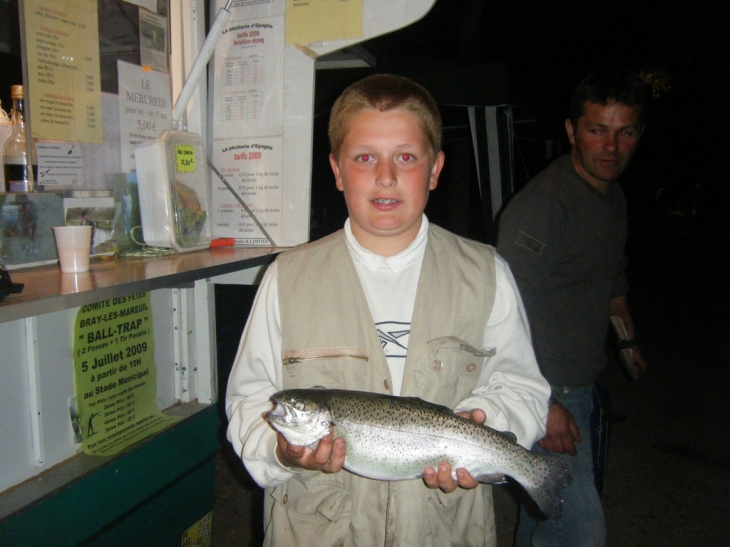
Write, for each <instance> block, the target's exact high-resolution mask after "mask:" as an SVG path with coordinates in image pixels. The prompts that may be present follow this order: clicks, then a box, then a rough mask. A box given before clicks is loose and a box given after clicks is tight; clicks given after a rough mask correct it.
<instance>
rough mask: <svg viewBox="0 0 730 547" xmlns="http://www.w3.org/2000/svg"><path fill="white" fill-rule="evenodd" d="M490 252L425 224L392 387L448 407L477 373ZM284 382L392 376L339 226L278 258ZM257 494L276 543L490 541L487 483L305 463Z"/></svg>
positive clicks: (378, 381) (383, 380) (370, 385)
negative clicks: (383, 476)
mask: <svg viewBox="0 0 730 547" xmlns="http://www.w3.org/2000/svg"><path fill="white" fill-rule="evenodd" d="M493 253H494V251H493V249H492V248H491V247H488V246H486V245H482V244H479V243H476V242H473V241H469V240H465V239H463V238H460V237H457V236H455V235H453V234H451V233H449V232H447V231H446V230H443V229H441V228H439V227H437V226H434V225H431V226H430V227H429V233H428V244H427V247H426V253H425V256H424V259H423V266H422V268H421V275H420V278H419V282H418V289H417V293H416V301H415V306H414V310H413V319H412V324H411V333H410V338H409V344H408V356H407V359H406V366H405V376H404V380H403V388H402V390H401V395H403V396H415V397H420V398H422V399H425V400H427V401H432V402H434V403H438V404H442V405H446V406H449V407H451V408H453V407H454V406H455V405H456V404H457V403H458V402H459V401H460V400H462V399H463V398H465V397H467V396H468V395H469V393H470V391H471V390H472V388H473V387H474V386H475V384H476V382H477V380H478V379H479V373H480V371H481V367H482V364H483V362H484V361H485V359H486V358H487V357H488V356H489V355H491V354H492V352H491V351H490V349H491V348H482V336H483V333H484V327H485V325H486V323H487V320H488V318H489V315H490V313H491V310H492V306H493V303H494V293H495V290H494V286H495V271H494V254H493ZM278 260H279V264H278V268H279V271H278V292H279V306H280V312H281V327H282V333H283V340H282V352H283V355H282V359H283V369H284V388H286V389H289V388H295V387H303V388H306V387H312V386H324V387H328V388H344V389H358V390H365V391H372V392H377V393H390V392H391V386H392V381H391V377H390V372H389V368H388V364H387V361H386V359H385V355H384V353H383V351H382V349H381V345H380V340H379V338H378V335H377V332H376V330H375V327H374V321H373V318H372V316H371V314H370V310H369V307H368V304H367V300H366V297H365V294H364V292H363V290H362V286H361V285H360V281H359V278H358V275H357V272H356V270H355V266H354V264H353V262H352V259H351V257H350V254H349V252H348V250H347V247H346V243H345V240H344V235H343V232H342V231H340V232H337V233H335V234H332V235H331V236H328V237H326V238H324V239H321V240H319V241H316V242H314V243H311V244H307V245H304V246H302V247H299V248H297V249H294V250H292V251H289V252H287V253H284V254H283V255H281V256H280V257H279V259H278ZM267 494H268V495H267V496H266V508H265V510H266V513H265V515H266V523H265V524H266V542H265V545H276V546H296V547H300V546H308V545H312V546H315V545H316V546H318V547H323V546H327V545H344V546H369V545H378V546H380V545H389V546H390V545H393V546H403V547H412V546H416V545H417V546H433V547H443V546H446V545H455V546H456V545H458V546H460V547H464V546H471V545H474V546H477V545H478V546H487V545H489V546H493V545H494V544H495V541H496V540H495V529H494V514H493V508H492V498H491V490H490V488H489V487H488V486H484V485H480V486H479V487H478V488H476V489H475V490H468V491H467V490H463V489H457V490H456V491H455V492H453V493H451V494H445V493H443V492H441V491H440V490H432V489H429V488H428V487H426V486H425V485H424V483H423V481H421V480H410V481H396V482H386V481H375V480H370V479H365V478H363V477H359V476H357V475H354V474H352V473H349V472H347V471H344V470H343V471H342V472H340V473H335V474H325V473H321V472H314V471H311V472H310V471H306V472H303V473H301V474H299V475H296V476H295V477H293V478H292V479H290V480H289V481H287V483H286V484H284V485H282V486H280V487H277V488H273V489H269V490H268V491H267Z"/></svg>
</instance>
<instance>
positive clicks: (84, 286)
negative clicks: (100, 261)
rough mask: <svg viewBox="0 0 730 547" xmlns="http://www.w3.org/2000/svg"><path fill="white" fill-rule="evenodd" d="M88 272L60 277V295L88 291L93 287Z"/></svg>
mask: <svg viewBox="0 0 730 547" xmlns="http://www.w3.org/2000/svg"><path fill="white" fill-rule="evenodd" d="M91 275H92V274H90V273H89V272H80V273H69V274H66V275H62V276H61V294H73V293H77V292H84V291H90V290H91V289H92V288H93V287H94V283H93V281H92V280H91Z"/></svg>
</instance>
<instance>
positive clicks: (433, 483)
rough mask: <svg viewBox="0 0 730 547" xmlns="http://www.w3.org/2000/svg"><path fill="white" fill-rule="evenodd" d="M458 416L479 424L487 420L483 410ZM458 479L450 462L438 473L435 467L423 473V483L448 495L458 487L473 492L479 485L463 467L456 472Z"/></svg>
mask: <svg viewBox="0 0 730 547" xmlns="http://www.w3.org/2000/svg"><path fill="white" fill-rule="evenodd" d="M456 415H457V416H461V417H462V418H467V419H469V420H471V421H473V422H476V423H478V424H483V423H484V422H485V421H486V419H487V415H486V414H485V413H484V411H483V410H482V409H481V408H475V409H474V410H467V411H464V412H457V413H456ZM456 478H457V480H454V479H453V478H452V477H451V465H450V464H449V463H448V462H441V463H440V464H439V468H438V471H437V470H435V469H434V468H433V467H429V468H427V469H425V470H424V471H423V482H425V483H426V486H428V487H429V488H440V489H441V490H442V491H444V492H446V493H447V494H448V493H449V492H453V491H454V490H456V489H457V488H458V487H461V488H466V489H467V490H471V489H472V488H476V487H477V485H479V481H477V480H476V479H475V478H474V477H472V476H471V474H470V473H469V472H468V471H467V470H466V469H464V468H461V467H460V468H459V469H457V470H456Z"/></svg>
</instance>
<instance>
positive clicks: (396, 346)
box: [375, 321, 411, 359]
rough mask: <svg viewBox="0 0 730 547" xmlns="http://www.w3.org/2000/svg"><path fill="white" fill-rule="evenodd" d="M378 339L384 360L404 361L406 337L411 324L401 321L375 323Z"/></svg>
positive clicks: (409, 332)
mask: <svg viewBox="0 0 730 547" xmlns="http://www.w3.org/2000/svg"><path fill="white" fill-rule="evenodd" d="M375 328H376V329H377V331H378V336H379V337H380V346H381V347H382V348H383V353H385V357H386V359H390V358H391V357H395V358H401V359H405V358H406V354H407V353H408V337H409V336H410V334H411V324H410V323H404V322H401V321H383V322H382V323H375Z"/></svg>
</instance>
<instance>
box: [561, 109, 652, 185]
mask: <svg viewBox="0 0 730 547" xmlns="http://www.w3.org/2000/svg"><path fill="white" fill-rule="evenodd" d="M640 114H641V107H640V106H626V105H624V104H621V103H617V102H611V103H608V104H606V105H602V104H598V103H586V105H585V110H584V114H583V115H582V116H581V117H580V118H578V126H577V127H573V124H572V123H571V121H570V120H565V130H566V131H567V132H568V139H569V140H570V144H572V145H573V149H572V150H571V154H570V155H571V158H572V160H573V166H574V167H575V170H576V171H577V172H578V174H580V175H581V176H582V177H583V178H584V179H586V180H587V181H588V182H589V183H591V184H592V185H593V186H595V187H596V188H598V189H599V190H600V191H602V192H605V191H606V190H607V189H608V185H609V184H610V183H611V181H613V180H615V179H616V178H617V177H618V176H619V175H620V174H621V173H623V172H624V170H625V169H626V167H627V166H628V164H629V161H630V160H631V157H632V156H633V155H634V152H635V151H636V147H637V146H638V145H639V138H640V137H641V132H642V131H643V129H642V128H641V127H640V126H639V117H640Z"/></svg>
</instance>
